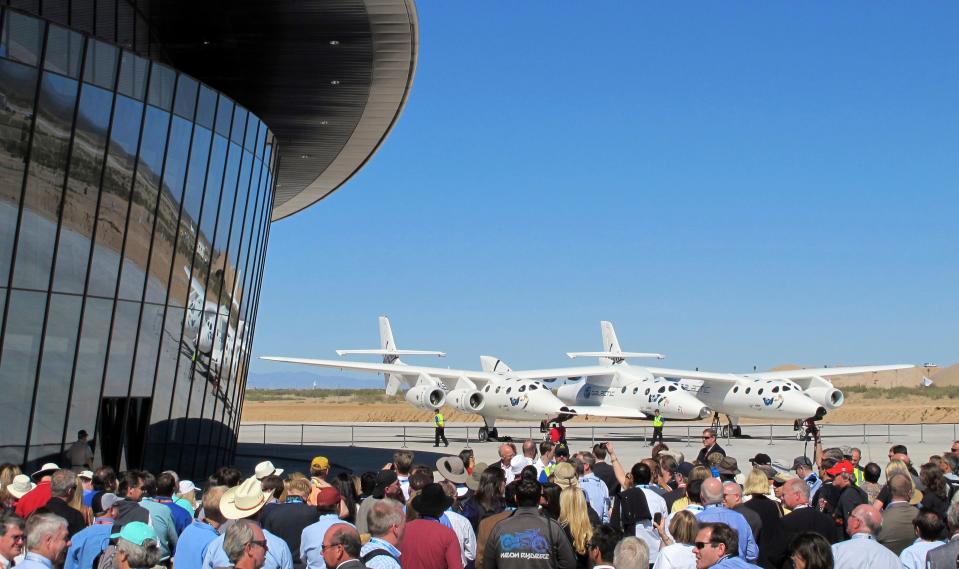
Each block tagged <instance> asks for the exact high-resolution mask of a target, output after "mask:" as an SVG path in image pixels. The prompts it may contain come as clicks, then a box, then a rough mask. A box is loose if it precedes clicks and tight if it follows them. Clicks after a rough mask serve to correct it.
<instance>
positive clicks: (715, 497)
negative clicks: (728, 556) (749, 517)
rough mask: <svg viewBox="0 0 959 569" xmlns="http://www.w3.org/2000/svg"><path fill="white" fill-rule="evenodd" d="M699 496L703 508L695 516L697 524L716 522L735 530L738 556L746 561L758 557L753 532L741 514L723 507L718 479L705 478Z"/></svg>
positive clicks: (721, 491) (720, 483)
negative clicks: (701, 499) (737, 541)
mask: <svg viewBox="0 0 959 569" xmlns="http://www.w3.org/2000/svg"><path fill="white" fill-rule="evenodd" d="M700 495H701V496H702V498H703V506H704V508H703V511H702V512H699V513H698V514H696V519H697V520H698V521H699V523H700V524H702V523H706V522H718V523H722V524H726V525H727V526H729V527H731V528H732V529H734V530H736V533H737V534H738V535H739V548H738V555H739V556H740V557H742V558H743V559H745V560H747V561H755V560H756V559H757V558H758V557H759V546H758V545H757V544H756V538H755V537H754V536H753V530H752V529H750V527H749V522H747V521H746V518H745V517H743V515H742V514H740V513H739V512H737V511H735V510H730V509H728V508H726V507H725V506H724V505H723V483H722V482H721V481H720V480H719V479H718V478H707V479H706V480H704V481H703V488H702V491H701V492H700Z"/></svg>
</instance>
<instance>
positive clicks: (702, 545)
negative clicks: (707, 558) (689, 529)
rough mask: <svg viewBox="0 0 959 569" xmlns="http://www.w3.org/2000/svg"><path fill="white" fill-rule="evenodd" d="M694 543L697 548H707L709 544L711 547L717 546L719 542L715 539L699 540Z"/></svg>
mask: <svg viewBox="0 0 959 569" xmlns="http://www.w3.org/2000/svg"><path fill="white" fill-rule="evenodd" d="M693 545H695V546H696V549H705V548H706V546H707V545H708V546H710V547H716V546H717V545H719V544H718V543H716V542H715V541H697V542H696V543H694V544H693Z"/></svg>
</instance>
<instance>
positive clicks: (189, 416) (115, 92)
mask: <svg viewBox="0 0 959 569" xmlns="http://www.w3.org/2000/svg"><path fill="white" fill-rule="evenodd" d="M0 29H2V36H0V313H2V324H0V392H2V394H3V395H2V396H0V416H3V417H5V419H6V420H5V428H4V429H2V430H0V462H13V463H19V464H25V465H26V466H27V467H33V466H34V465H37V464H39V463H42V462H45V461H48V460H53V461H55V462H57V461H60V457H61V454H62V452H63V450H64V448H65V447H66V446H69V444H70V443H71V442H72V441H73V440H75V436H76V433H77V431H78V430H80V429H86V430H87V431H89V432H90V433H91V436H92V437H93V438H94V439H95V441H96V445H95V447H96V453H97V458H96V462H97V463H101V462H102V463H104V464H113V465H114V466H117V467H138V466H143V467H146V468H150V469H158V468H160V467H161V466H162V467H163V468H172V469H175V470H177V471H178V472H181V474H183V475H185V476H192V475H193V474H194V473H197V474H201V473H207V472H208V471H209V470H210V469H212V468H213V467H214V465H220V464H223V463H224V462H225V461H227V460H228V457H229V456H230V455H231V454H232V452H233V449H234V446H235V444H236V438H235V432H236V428H237V426H238V422H239V419H240V417H239V411H240V401H241V399H242V391H243V387H244V385H245V382H246V368H247V365H248V361H249V357H250V353H249V347H250V344H251V341H252V333H253V326H252V323H253V322H254V321H255V316H256V307H257V300H258V299H257V297H258V293H259V286H260V282H261V275H262V269H263V260H264V256H265V251H266V242H267V237H268V232H269V219H270V212H271V209H272V203H273V189H274V173H275V171H276V141H275V139H274V137H273V135H272V133H271V132H270V131H269V129H268V127H267V125H265V124H264V123H263V122H261V121H260V120H259V119H258V118H257V117H256V116H254V115H253V114H252V113H250V112H248V111H247V110H246V109H244V108H243V107H242V106H240V105H238V104H236V103H235V102H234V101H232V100H231V99H230V98H228V97H227V96H225V95H224V94H222V93H218V92H217V91H215V90H213V89H211V88H209V87H207V86H206V85H204V84H202V83H199V82H198V81H196V80H195V79H193V78H191V77H189V76H187V75H185V74H182V73H178V72H177V71H176V70H175V69H172V68H170V67H169V66H166V65H164V64H162V63H158V62H155V61H151V60H149V59H145V58H143V57H141V56H139V55H137V54H135V53H133V52H130V51H126V50H123V49H119V48H117V47H116V46H115V45H112V44H110V43H106V42H104V41H101V40H99V39H95V38H93V37H89V36H86V35H84V34H81V33H79V32H77V31H74V30H71V29H68V28H66V27H62V26H60V25H58V24H54V23H52V22H48V21H46V20H42V19H38V18H35V17H33V16H29V15H27V14H24V13H21V12H19V11H16V10H12V9H3V10H0Z"/></svg>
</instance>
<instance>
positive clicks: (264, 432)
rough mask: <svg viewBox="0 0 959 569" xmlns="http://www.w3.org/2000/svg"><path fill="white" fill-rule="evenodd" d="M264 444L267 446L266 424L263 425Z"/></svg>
mask: <svg viewBox="0 0 959 569" xmlns="http://www.w3.org/2000/svg"><path fill="white" fill-rule="evenodd" d="M263 444H266V423H263Z"/></svg>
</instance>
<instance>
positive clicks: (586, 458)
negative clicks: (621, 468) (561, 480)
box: [579, 451, 596, 468]
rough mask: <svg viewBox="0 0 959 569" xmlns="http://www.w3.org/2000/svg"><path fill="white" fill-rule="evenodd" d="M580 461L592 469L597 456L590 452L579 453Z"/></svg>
mask: <svg viewBox="0 0 959 569" xmlns="http://www.w3.org/2000/svg"><path fill="white" fill-rule="evenodd" d="M579 460H581V461H582V462H583V464H588V465H589V466H590V468H592V467H593V465H594V464H596V456H595V455H593V453H591V452H589V451H583V452H581V453H579Z"/></svg>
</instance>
